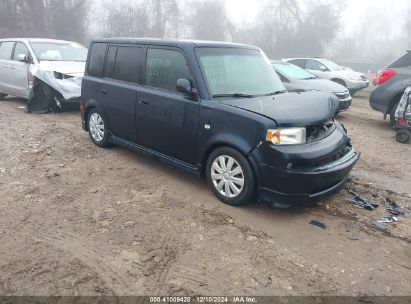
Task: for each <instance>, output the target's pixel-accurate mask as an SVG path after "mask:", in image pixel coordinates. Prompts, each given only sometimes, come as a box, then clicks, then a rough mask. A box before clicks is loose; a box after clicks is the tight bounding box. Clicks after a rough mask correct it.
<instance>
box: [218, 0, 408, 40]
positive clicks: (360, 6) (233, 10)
mask: <svg viewBox="0 0 411 304" xmlns="http://www.w3.org/2000/svg"><path fill="white" fill-rule="evenodd" d="M225 1H226V3H227V8H228V11H229V12H230V15H231V17H232V19H233V20H235V22H241V21H242V20H246V21H251V20H252V19H253V17H255V15H256V14H257V12H258V9H259V5H258V3H259V2H261V1H259V0H225ZM408 1H410V0H391V1H390V0H388V1H387V0H346V3H347V7H346V10H345V12H344V15H343V18H342V20H343V22H342V25H343V28H344V32H345V33H347V34H349V33H350V32H352V31H353V29H355V27H357V26H358V25H359V24H361V20H362V18H364V17H366V15H367V14H368V13H369V11H370V10H371V11H373V12H375V11H378V12H382V13H387V14H389V15H391V16H393V18H392V19H391V20H392V22H391V23H390V24H387V25H386V26H387V27H391V28H392V30H393V33H395V34H399V33H398V31H399V30H400V28H401V26H400V25H399V23H402V22H403V21H402V20H403V19H404V17H405V14H406V12H405V11H404V9H403V8H404V6H405V4H406V3H407V2H408Z"/></svg>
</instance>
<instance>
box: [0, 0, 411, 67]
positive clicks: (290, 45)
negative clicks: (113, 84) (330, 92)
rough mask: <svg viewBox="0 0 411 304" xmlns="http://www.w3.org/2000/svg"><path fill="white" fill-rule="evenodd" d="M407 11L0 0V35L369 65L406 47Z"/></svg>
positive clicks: (190, 1) (306, 3)
mask: <svg viewBox="0 0 411 304" xmlns="http://www.w3.org/2000/svg"><path fill="white" fill-rule="evenodd" d="M410 13H411V1H407V0H396V1H391V2H389V1H384V0H361V1H355V0H345V1H344V0H340V1H338V0H254V1H250V0H2V1H1V2H0V37H1V38H4V37H34V36H35V37H44V38H56V39H66V40H74V41H78V42H81V43H84V44H88V42H89V41H90V40H91V39H93V38H95V37H113V36H129V37H159V38H181V39H205V40H220V41H230V42H231V41H232V42H240V43H248V44H254V45H258V46H259V47H261V48H262V49H263V50H264V51H265V52H266V53H267V55H268V56H269V57H271V58H284V57H296V56H314V57H320V56H321V57H327V58H331V59H334V60H335V61H337V62H339V63H341V64H346V65H348V66H352V67H355V68H357V69H360V70H362V71H367V70H369V69H371V70H372V71H375V70H378V69H381V68H383V67H384V66H385V65H387V64H389V63H390V62H391V61H393V60H394V59H395V58H396V57H398V56H400V55H401V54H403V53H404V52H405V50H406V49H407V48H408V47H409V44H410V43H409V41H408V40H409V38H408V37H410V34H411V17H410V16H411V14H410Z"/></svg>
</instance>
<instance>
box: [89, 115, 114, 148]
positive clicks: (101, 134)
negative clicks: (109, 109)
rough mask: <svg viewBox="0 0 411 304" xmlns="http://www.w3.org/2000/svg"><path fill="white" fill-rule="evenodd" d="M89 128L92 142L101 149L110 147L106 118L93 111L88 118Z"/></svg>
mask: <svg viewBox="0 0 411 304" xmlns="http://www.w3.org/2000/svg"><path fill="white" fill-rule="evenodd" d="M87 127H88V132H89V135H90V138H91V141H92V142H93V143H94V144H95V145H96V146H99V147H101V148H106V147H108V146H109V145H110V143H109V141H108V129H107V124H106V122H105V119H104V116H103V115H102V114H101V113H100V112H99V111H97V110H96V109H92V110H91V111H90V113H89V114H88V117H87Z"/></svg>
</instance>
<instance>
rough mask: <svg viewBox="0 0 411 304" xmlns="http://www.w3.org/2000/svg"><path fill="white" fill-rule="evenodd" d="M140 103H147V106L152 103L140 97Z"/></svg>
mask: <svg viewBox="0 0 411 304" xmlns="http://www.w3.org/2000/svg"><path fill="white" fill-rule="evenodd" d="M138 103H139V104H142V105H145V106H147V105H149V104H150V103H149V102H148V101H147V100H145V99H139V100H138Z"/></svg>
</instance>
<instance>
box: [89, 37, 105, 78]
mask: <svg viewBox="0 0 411 304" xmlns="http://www.w3.org/2000/svg"><path fill="white" fill-rule="evenodd" d="M106 48H107V44H106V43H99V42H98V43H93V45H92V47H91V49H90V58H89V62H88V74H89V75H90V76H94V77H102V76H103V68H104V59H105V56H106Z"/></svg>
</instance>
